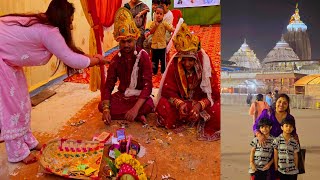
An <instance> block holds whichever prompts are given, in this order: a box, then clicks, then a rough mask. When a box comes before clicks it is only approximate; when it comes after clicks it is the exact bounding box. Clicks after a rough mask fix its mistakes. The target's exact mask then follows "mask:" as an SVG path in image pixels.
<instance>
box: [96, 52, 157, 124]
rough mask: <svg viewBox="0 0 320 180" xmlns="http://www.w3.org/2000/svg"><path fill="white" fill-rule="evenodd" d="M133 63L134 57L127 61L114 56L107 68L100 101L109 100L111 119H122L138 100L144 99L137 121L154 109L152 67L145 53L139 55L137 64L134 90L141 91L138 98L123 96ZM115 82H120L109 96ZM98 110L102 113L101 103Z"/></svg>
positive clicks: (127, 85)
mask: <svg viewBox="0 0 320 180" xmlns="http://www.w3.org/2000/svg"><path fill="white" fill-rule="evenodd" d="M138 52H140V49H138ZM135 61H136V56H134V57H132V59H131V60H129V59H126V58H125V57H124V56H121V57H119V55H115V57H114V58H113V59H112V61H111V64H110V66H109V69H108V73H107V74H108V75H107V80H106V87H105V89H104V94H105V96H104V97H102V98H101V100H102V101H103V100H110V102H111V109H110V113H111V118H112V119H124V116H125V114H126V113H127V112H128V111H129V110H130V109H131V108H132V107H133V106H134V105H135V104H136V102H137V101H138V99H146V101H145V103H144V104H143V105H142V107H141V108H140V110H139V113H138V116H137V118H138V119H139V117H140V116H141V115H146V114H148V113H151V112H152V110H153V108H154V104H153V101H152V98H151V97H150V95H151V92H152V67H151V61H150V59H149V55H148V54H147V53H146V52H145V51H144V52H142V53H141V57H140V61H139V63H138V67H139V71H138V78H137V86H136V89H137V90H141V93H140V95H139V96H130V97H125V95H124V92H125V91H126V89H127V88H128V87H129V85H130V82H131V73H132V70H133V66H134V63H135ZM117 80H119V81H120V84H119V87H118V92H116V93H114V94H112V95H111V92H112V91H113V89H114V86H115V83H116V82H117ZM99 110H100V111H102V107H101V103H100V105H99ZM138 119H136V120H138Z"/></svg>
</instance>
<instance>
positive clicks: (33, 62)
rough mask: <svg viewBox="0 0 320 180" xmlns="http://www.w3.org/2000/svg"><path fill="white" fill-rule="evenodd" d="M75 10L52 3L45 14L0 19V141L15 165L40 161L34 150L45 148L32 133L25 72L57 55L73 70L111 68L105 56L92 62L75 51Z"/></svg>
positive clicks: (64, 0)
mask: <svg viewBox="0 0 320 180" xmlns="http://www.w3.org/2000/svg"><path fill="white" fill-rule="evenodd" d="M74 10H75V9H74V7H73V5H72V4H71V3H69V2H68V1H67V0H52V1H51V3H50V5H49V7H48V9H47V11H46V12H45V13H39V14H28V15H26V14H9V15H5V16H1V17H0V130H1V134H0V139H2V140H4V141H5V144H6V150H7V154H8V161H10V162H20V161H23V162H24V163H26V164H28V163H32V162H35V161H36V158H35V156H33V155H32V154H30V150H32V149H36V150H39V149H40V148H41V145H40V144H39V142H38V141H37V140H36V138H35V137H34V136H33V135H32V133H31V127H30V114H31V103H30V97H29V92H28V86H27V82H26V78H25V75H24V73H23V69H22V67H24V66H40V65H43V64H46V63H47V62H48V61H49V59H50V58H51V56H52V54H54V55H56V56H57V57H58V58H59V59H60V60H61V61H63V62H64V64H65V65H66V66H67V67H68V69H69V68H75V69H82V68H86V67H88V66H93V65H97V64H99V63H107V61H106V60H105V59H104V58H103V57H102V56H101V55H95V56H94V57H89V56H87V55H84V53H82V52H81V51H80V50H78V49H77V48H76V47H75V46H74V44H73V40H72V36H71V30H72V20H73V14H74Z"/></svg>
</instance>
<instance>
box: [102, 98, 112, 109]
mask: <svg viewBox="0 0 320 180" xmlns="http://www.w3.org/2000/svg"><path fill="white" fill-rule="evenodd" d="M107 109H108V110H109V109H110V101H109V100H104V101H102V110H103V111H104V110H107Z"/></svg>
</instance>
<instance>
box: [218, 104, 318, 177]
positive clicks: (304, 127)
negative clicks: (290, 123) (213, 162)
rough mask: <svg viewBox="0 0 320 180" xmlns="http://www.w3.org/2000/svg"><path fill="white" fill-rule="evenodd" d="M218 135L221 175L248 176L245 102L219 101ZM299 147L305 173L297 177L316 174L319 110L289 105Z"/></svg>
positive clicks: (249, 125)
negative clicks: (294, 120)
mask: <svg viewBox="0 0 320 180" xmlns="http://www.w3.org/2000/svg"><path fill="white" fill-rule="evenodd" d="M221 108H222V120H221V122H222V127H221V129H222V139H221V155H222V157H221V174H222V175H221V179H224V180H243V179H244V180H245V179H249V174H248V167H249V152H250V145H249V143H250V141H251V140H252V136H253V135H252V130H251V129H252V120H251V117H250V116H249V115H248V109H249V107H247V106H239V105H223V106H222V107H221ZM291 112H292V115H293V116H294V117H295V119H296V126H297V132H298V134H299V137H300V141H301V145H302V147H304V148H306V149H307V153H306V174H303V175H299V177H298V179H299V180H314V179H317V178H316V177H320V171H319V169H320V162H319V160H320V141H319V139H318V138H319V128H318V127H319V126H320V110H306V109H292V110H291Z"/></svg>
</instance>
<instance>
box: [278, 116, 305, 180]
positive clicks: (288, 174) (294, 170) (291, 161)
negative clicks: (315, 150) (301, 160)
mask: <svg viewBox="0 0 320 180" xmlns="http://www.w3.org/2000/svg"><path fill="white" fill-rule="evenodd" d="M294 123H295V122H294V121H293V120H292V119H284V120H283V121H282V122H281V129H282V134H280V135H279V136H278V137H277V138H276V139H275V140H274V142H273V147H274V165H275V170H276V172H277V171H278V172H277V175H278V176H279V179H280V180H297V178H298V173H299V170H298V152H299V150H300V147H299V143H298V141H297V140H295V139H294V138H293V136H292V135H291V133H292V131H293V130H294Z"/></svg>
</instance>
